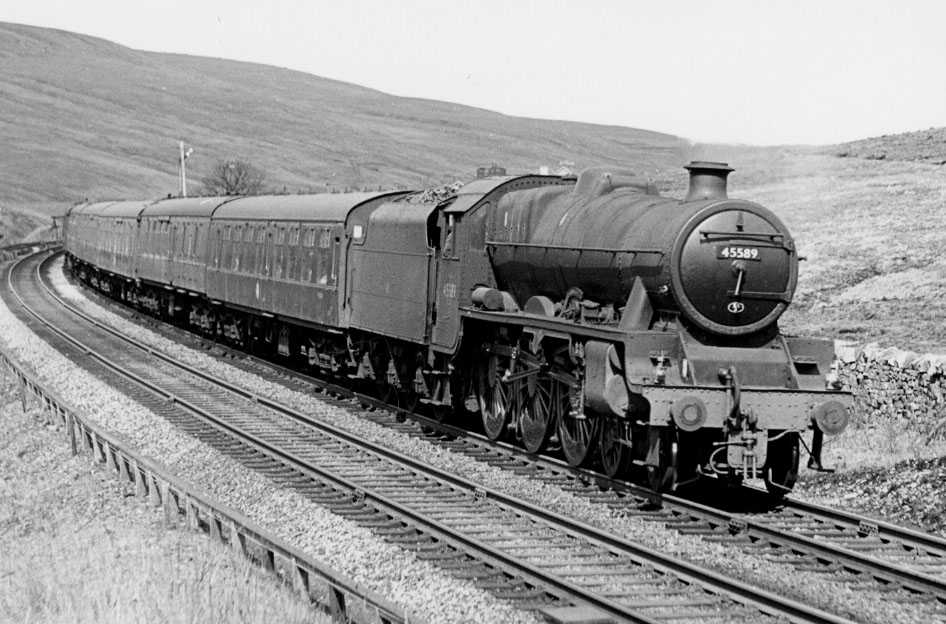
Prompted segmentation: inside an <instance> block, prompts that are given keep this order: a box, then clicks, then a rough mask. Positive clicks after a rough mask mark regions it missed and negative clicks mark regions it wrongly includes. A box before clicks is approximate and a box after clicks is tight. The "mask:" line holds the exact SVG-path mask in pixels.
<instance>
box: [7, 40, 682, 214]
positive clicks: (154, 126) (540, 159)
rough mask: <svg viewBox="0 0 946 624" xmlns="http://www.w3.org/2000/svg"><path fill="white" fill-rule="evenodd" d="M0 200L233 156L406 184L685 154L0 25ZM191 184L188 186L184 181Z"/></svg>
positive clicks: (118, 191) (159, 189)
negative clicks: (492, 170)
mask: <svg viewBox="0 0 946 624" xmlns="http://www.w3.org/2000/svg"><path fill="white" fill-rule="evenodd" d="M0 63H2V64H3V68H4V69H3V72H2V73H0V132H2V135H3V137H4V149H3V150H2V151H0V201H8V202H10V201H12V202H18V203H23V202H29V203H37V202H46V201H73V200H76V199H81V198H83V197H95V198H110V197H129V196H160V195H164V194H166V193H168V192H176V189H177V160H176V157H177V142H178V140H180V139H183V140H185V141H186V142H187V143H188V144H189V145H192V146H193V147H194V148H195V154H194V156H193V157H192V159H191V160H189V161H188V165H189V167H188V172H189V174H190V175H189V177H190V179H191V180H194V181H196V180H199V178H200V177H201V175H203V174H204V173H206V171H207V170H209V168H210V167H211V166H212V165H213V164H214V162H215V161H217V160H219V159H222V158H226V157H232V156H241V157H244V158H246V159H248V160H250V161H251V162H253V163H254V164H255V165H257V166H259V167H260V168H262V169H263V170H264V171H265V172H266V174H267V184H268V186H270V187H271V188H275V189H277V190H282V189H283V187H285V188H286V189H287V190H289V191H290V192H292V191H296V190H300V189H306V188H319V187H325V186H327V185H332V186H334V187H337V188H343V187H345V186H357V187H363V186H369V187H370V186H377V185H385V186H389V185H394V184H405V185H408V186H418V185H424V184H430V183H435V182H440V181H448V180H449V181H452V180H455V179H457V178H461V179H467V178H469V177H471V176H472V175H473V173H474V172H475V168H476V167H477V166H482V165H488V164H490V163H491V162H494V161H496V162H498V163H500V164H501V165H504V166H506V167H507V168H508V169H509V170H510V172H513V171H525V170H534V169H535V168H537V167H538V166H540V165H553V166H554V165H556V164H557V163H558V162H559V161H562V160H567V161H572V162H574V163H575V165H576V166H577V167H582V166H586V165H590V164H608V163H620V164H623V165H630V166H633V167H635V168H637V169H639V170H641V171H642V172H646V173H648V174H651V175H653V174H654V173H655V172H657V171H658V170H660V169H662V168H664V167H667V166H670V165H672V166H673V167H674V168H676V167H679V166H680V165H681V164H683V157H682V156H681V152H680V148H681V141H680V140H679V139H677V138H676V137H673V136H670V135H666V134H660V133H656V132H648V131H643V130H635V129H632V128H620V127H608V126H599V125H592V124H581V123H571V122H559V121H544V120H535V119H526V118H517V117H509V116H505V115H501V114H498V113H493V112H490V111H486V110H482V109H476V108H471V107H467V106H460V105H457V104H450V103H446V102H437V101H430V100H419V99H411V98H402V97H395V96H391V95H388V94H385V93H381V92H379V91H374V90H371V89H367V88H364V87H359V86H356V85H352V84H347V83H343V82H338V81H333V80H328V79H324V78H320V77H317V76H313V75H309V74H304V73H301V72H296V71H290V70H286V69H280V68H276V67H271V66H264V65H257V64H252V63H243V62H236V61H227V60H220V59H211V58H201V57H191V56H183V55H175V54H159V53H153V52H142V51H137V50H132V49H129V48H126V47H123V46H120V45H116V44H113V43H110V42H108V41H105V40H102V39H98V38H95V37H89V36H84V35H79V34H74V33H68V32H64V31H58V30H50V29H44V28H36V27H31V26H23V25H16V24H7V23H0ZM198 186H199V185H198V184H197V183H194V184H193V185H192V186H190V185H189V188H191V189H193V190H196V189H197V187H198Z"/></svg>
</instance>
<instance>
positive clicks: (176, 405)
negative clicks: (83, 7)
mask: <svg viewBox="0 0 946 624" xmlns="http://www.w3.org/2000/svg"><path fill="white" fill-rule="evenodd" d="M40 270H41V262H40V259H39V258H37V257H31V258H30V259H28V260H27V261H26V262H21V263H19V264H18V265H17V268H16V270H14V271H12V272H11V273H10V274H9V286H10V292H16V293H17V298H18V300H19V303H20V305H21V306H22V307H23V308H24V309H26V310H28V312H29V314H31V315H34V318H33V320H32V321H29V322H30V324H31V325H32V326H33V327H34V329H35V330H36V331H38V333H41V334H43V335H44V337H46V338H47V339H48V340H50V341H51V342H53V343H54V344H57V345H60V346H62V348H63V350H64V351H65V352H67V353H71V355H72V356H73V357H75V358H76V359H77V360H81V361H82V362H83V364H84V365H85V366H86V367H87V368H90V369H95V370H96V372H98V373H99V374H104V373H105V372H106V371H107V374H108V375H109V376H112V377H117V379H113V380H112V381H114V382H115V384H116V385H118V386H119V387H120V388H121V389H122V390H123V391H125V392H126V393H128V394H130V395H132V396H133V398H135V399H136V400H138V401H140V402H142V403H144V404H145V405H146V406H149V407H152V409H155V410H156V411H158V412H159V413H163V414H164V415H166V416H167V417H168V418H169V419H171V420H174V421H175V422H177V423H178V424H179V426H181V427H183V428H186V429H188V430H189V431H191V432H192V433H193V434H194V435H196V436H198V437H200V438H202V439H204V440H206V441H207V442H208V443H210V444H213V445H215V446H216V447H217V448H219V449H221V450H223V451H224V452H227V453H229V454H231V455H233V456H235V457H237V458H239V459H240V461H242V462H243V463H245V464H247V465H249V466H252V467H254V468H255V469H257V470H261V471H263V472H265V473H267V474H269V475H270V477H271V478H272V479H273V480H275V481H277V482H279V483H281V484H284V485H286V486H287V487H292V488H293V489H295V490H296V491H299V492H301V493H303V494H304V495H306V496H308V497H309V498H311V499H313V500H315V501H317V502H320V503H321V504H324V505H326V506H328V507H330V508H331V509H333V510H334V511H336V513H339V514H340V515H343V516H346V517H349V518H350V519H352V520H354V521H356V522H358V523H359V524H362V525H363V526H369V527H371V528H372V529H373V530H375V531H376V532H378V533H380V534H382V535H386V536H387V538H388V539H389V540H391V541H394V542H396V543H400V544H402V545H404V546H405V547H407V548H410V549H412V550H415V551H416V552H417V553H418V555H419V556H420V557H421V558H427V559H428V560H430V561H432V562H434V563H436V564H437V565H440V566H442V567H444V568H446V569H448V570H452V571H453V572H452V573H454V574H457V575H460V576H467V577H469V578H471V579H475V580H474V582H475V584H477V585H479V586H481V587H484V588H485V589H488V590H490V591H493V592H494V593H496V594H497V595H500V596H502V597H504V598H507V599H509V600H512V601H514V602H518V603H519V604H521V605H523V606H526V607H528V608H533V609H536V608H538V609H543V610H544V611H545V612H546V613H547V614H548V615H549V617H551V618H553V619H556V618H557V619H558V620H559V621H581V620H576V619H575V618H585V620H587V619H588V618H592V617H597V616H601V615H607V616H609V617H611V618H613V619H617V620H620V621H636V622H656V621H662V620H666V619H673V620H674V621H680V620H681V619H684V620H686V619H689V620H691V621H734V620H751V621H766V620H773V621H774V620H775V619H777V618H784V619H788V620H790V621H797V622H801V621H804V622H841V621H844V620H843V619H841V618H838V617H836V616H834V615H832V614H829V613H826V612H823V611H819V610H817V609H814V608H811V607H808V606H806V605H803V604H800V603H797V602H793V601H791V600H786V599H784V598H782V597H780V596H778V595H775V594H772V593H769V592H766V591H762V590H759V589H757V588H753V587H751V586H749V585H747V584H745V583H741V582H738V581H733V580H732V579H729V578H726V577H723V576H722V575H720V574H718V573H716V572H713V571H710V570H706V569H702V568H700V567H698V566H695V565H693V564H690V563H687V562H685V561H681V560H677V559H674V558H671V557H667V556H665V555H662V554H660V553H657V552H654V551H650V550H648V549H645V548H642V547H640V546H638V545H635V544H633V543H630V542H628V541H626V540H624V539H622V538H620V537H619V536H615V535H612V534H609V533H607V532H605V531H601V530H598V529H595V528H594V527H590V526H587V525H583V524H581V523H579V522H575V521H573V520H571V519H569V518H566V517H563V516H561V515H559V514H556V513H554V512H550V511H548V510H545V509H540V508H537V507H535V506H533V505H530V504H528V503H526V502H524V501H521V500H518V499H515V498H511V497H508V496H505V495H503V494H501V493H499V492H496V491H492V490H488V489H485V488H482V487H480V486H478V485H476V484H475V483H472V482H470V481H467V480H465V479H463V478H461V477H458V476H455V475H451V474H448V473H445V472H442V471H438V470H434V469H431V468H430V467H429V466H426V465H424V464H422V463H421V462H418V461H416V460H413V459H411V458H409V457H406V456H403V455H400V454H398V453H395V452H392V451H390V450H388V449H385V448H382V447H378V446H376V445H372V444H369V443H366V442H365V441H364V440H360V439H356V438H355V437H354V436H352V435H350V434H348V433H346V432H344V431H342V430H336V429H334V428H332V427H330V426H328V425H326V424H325V423H323V422H319V421H316V420H313V419H311V418H309V417H308V416H306V415H303V414H300V413H298V412H295V411H294V410H291V409H288V408H286V407H284V406H281V405H279V404H277V403H275V402H273V401H270V400H268V399H266V398H264V397H260V396H256V395H253V394H251V393H249V392H247V391H245V390H242V389H240V388H237V387H233V386H229V385H228V384H226V383H224V382H221V381H220V380H216V379H213V378H211V377H210V376H209V375H207V374H206V373H202V372H200V371H197V370H194V369H189V368H188V367H185V366H182V365H180V364H178V363H176V362H174V361H173V359H172V358H169V357H168V356H166V355H164V354H161V353H158V352H157V351H155V350H154V349H151V348H150V347H148V346H147V345H141V344H137V343H134V342H133V341H131V340H129V339H128V338H125V337H123V336H120V335H118V333H117V332H115V331H114V330H111V329H108V328H106V327H104V326H103V325H102V324H100V323H99V324H96V323H97V322H96V321H94V320H93V319H90V318H87V317H86V318H83V317H82V316H81V315H79V314H77V311H67V310H66V309H65V308H64V303H63V302H62V301H61V300H55V299H53V298H52V296H51V293H50V292H49V291H47V290H44V289H43V288H41V287H40V286H39V282H40V280H39V279H36V275H38V274H39V273H40ZM39 319H43V320H42V321H40V320H39ZM76 334H78V335H81V336H82V338H81V339H77V338H76V337H75V335H76ZM129 347H133V348H129ZM119 376H120V377H119ZM335 402H336V403H338V402H339V401H338V400H335Z"/></svg>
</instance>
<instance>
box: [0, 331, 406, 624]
mask: <svg viewBox="0 0 946 624" xmlns="http://www.w3.org/2000/svg"><path fill="white" fill-rule="evenodd" d="M8 374H11V375H12V376H13V377H14V379H15V381H16V383H17V385H18V387H19V394H20V402H21V405H22V407H23V409H24V411H25V410H26V409H27V407H28V405H29V403H30V401H31V400H32V401H33V402H35V403H37V404H38V406H39V407H40V408H42V411H43V414H44V415H45V418H46V420H47V421H48V422H52V423H56V422H59V423H61V424H62V425H63V427H64V429H65V432H66V436H67V437H68V439H69V445H70V449H71V452H72V454H73V455H77V454H79V453H80V452H81V451H82V450H83V449H87V450H89V451H91V453H92V456H93V459H94V461H96V462H97V463H104V464H105V465H106V467H107V468H109V469H111V470H112V471H114V472H117V473H118V476H119V478H120V479H122V480H124V481H128V482H131V483H133V484H134V485H135V493H136V495H138V496H141V497H144V498H147V499H148V500H149V501H150V502H151V503H152V504H153V505H154V506H156V507H161V508H162V509H163V510H164V517H165V522H166V523H167V524H168V526H177V525H178V524H180V523H181V521H182V520H183V524H184V526H185V527H187V528H191V529H194V530H202V531H204V532H206V533H209V534H210V536H211V537H212V538H214V539H216V540H218V541H220V542H222V543H224V544H227V545H229V546H230V547H231V548H232V549H234V550H235V551H237V552H240V553H242V554H243V555H244V556H246V557H247V558H248V559H250V560H252V561H254V562H255V563H257V564H259V565H261V566H262V567H263V568H265V569H266V570H268V571H270V572H272V573H274V574H275V575H276V576H277V577H278V578H280V579H281V580H283V581H284V582H286V583H287V584H290V585H291V586H292V587H293V588H295V589H296V590H297V591H298V592H300V593H301V594H302V595H303V596H305V597H306V598H307V599H308V600H309V601H310V602H312V603H314V604H316V605H318V606H321V607H322V608H324V609H325V610H326V611H327V612H328V613H329V614H330V615H331V616H332V617H333V619H335V620H336V621H339V622H353V623H355V624H369V623H370V624H376V623H378V622H380V623H382V624H398V623H405V624H406V623H407V622H408V615H409V614H408V612H407V611H406V610H404V609H402V608H401V607H399V606H397V605H395V604H393V603H392V602H390V601H389V600H387V599H385V598H384V597H383V596H381V595H379V594H377V593H376V592H374V591H373V590H370V589H368V588H365V587H361V586H360V585H359V584H358V583H356V582H354V581H352V580H350V579H348V578H346V577H345V576H344V575H342V574H340V573H339V572H337V571H335V570H333V569H331V568H329V567H327V566H325V565H323V564H321V563H319V562H317V561H315V560H314V559H312V558H311V557H310V556H308V555H306V554H305V553H303V552H301V551H300V550H299V549H297V548H295V547H293V546H291V545H289V544H287V543H286V542H284V541H282V540H281V539H279V538H278V537H276V536H274V535H271V534H270V533H268V532H266V531H265V530H264V529H262V528H261V527H260V526H259V525H257V524H255V523H254V522H253V521H252V520H250V519H249V518H247V517H246V516H244V515H243V514H241V513H240V512H238V511H236V510H235V509H231V508H230V507H227V506H226V505H224V504H222V503H220V502H218V501H216V500H214V499H213V498H212V497H210V496H208V495H207V494H206V493H204V492H201V491H200V490H199V489H197V488H195V487H194V486H192V485H190V484H187V483H185V482H183V481H182V480H180V479H178V478H177V477H175V476H174V475H172V474H170V473H169V472H168V471H167V470H166V469H165V468H164V467H161V466H159V465H158V464H156V463H154V462H152V461H150V460H148V459H146V458H144V457H142V456H140V455H138V454H137V453H135V452H134V451H131V450H129V449H127V448H124V447H123V446H122V445H121V444H120V443H119V442H118V441H117V440H116V439H115V438H114V437H113V436H111V435H110V434H108V433H106V432H105V431H103V430H102V429H100V428H98V427H96V426H95V425H93V424H91V423H90V422H88V421H87V420H85V419H84V418H83V417H82V416H80V415H79V414H78V413H77V411H76V410H75V409H74V408H72V407H71V406H70V405H69V404H68V403H66V402H65V401H64V400H63V399H62V398H61V397H59V396H58V395H57V394H56V393H55V392H52V391H50V390H48V389H46V388H44V387H43V386H42V384H41V383H40V382H39V381H38V380H37V378H36V377H35V376H33V375H32V374H31V373H29V372H27V370H26V368H25V367H24V366H23V365H22V364H21V363H20V362H18V361H17V360H16V359H15V358H14V357H13V356H11V355H10V354H8V353H6V352H5V351H4V350H3V349H0V375H2V376H3V378H4V379H5V378H6V376H7V375H8ZM417 621H418V620H416V619H415V618H414V617H411V618H410V622H417Z"/></svg>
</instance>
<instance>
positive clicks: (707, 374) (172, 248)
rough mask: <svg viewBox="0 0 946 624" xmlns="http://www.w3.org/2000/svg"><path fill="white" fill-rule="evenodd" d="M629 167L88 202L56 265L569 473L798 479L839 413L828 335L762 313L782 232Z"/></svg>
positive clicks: (775, 485)
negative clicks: (558, 460) (806, 454)
mask: <svg viewBox="0 0 946 624" xmlns="http://www.w3.org/2000/svg"><path fill="white" fill-rule="evenodd" d="M687 169H688V170H689V173H690V187H689V191H688V193H687V196H686V198H685V199H683V200H682V201H681V200H677V199H671V198H667V197H663V196H661V195H659V194H658V193H657V191H656V189H655V187H654V185H653V184H652V183H651V182H649V181H648V180H647V179H645V178H642V177H640V176H637V175H635V174H633V173H632V172H630V171H624V170H618V169H608V168H593V169H589V170H586V171H584V172H583V173H581V175H579V176H577V178H576V177H574V176H571V177H569V176H565V177H561V176H545V175H521V176H493V177H485V178H482V179H478V180H476V181H474V182H472V183H469V184H467V185H465V186H463V187H461V188H460V189H459V191H457V192H456V193H455V194H452V195H451V196H449V197H447V198H446V199H443V198H441V197H437V196H434V195H432V194H430V193H418V192H389V193H374V194H366V193H360V194H322V195H296V196H255V197H215V198H178V199H167V200H160V201H155V202H147V201H122V202H105V203H94V204H83V205H79V206H76V207H74V208H73V209H71V210H70V211H69V213H68V214H67V215H66V219H65V225H64V244H65V249H66V251H67V258H68V263H69V266H70V267H71V269H72V271H73V272H74V273H75V274H76V275H77V276H78V277H79V278H81V279H83V280H85V281H87V282H88V283H90V284H91V285H92V286H94V287H96V288H98V289H100V290H102V291H103V292H105V293H107V294H109V295H111V296H113V297H115V298H117V299H119V300H122V301H124V302H126V303H128V304H130V305H133V306H136V307H138V308H141V309H143V310H146V311H148V312H150V313H152V314H154V315H157V316H159V317H162V318H165V319H168V320H171V321H173V322H176V323H179V324H181V325H185V326H188V327H190V328H191V329H193V330H195V331H198V332H201V333H203V334H206V335H208V336H211V337H214V338H216V339H219V340H223V341H227V342H230V343H233V344H235V345H239V346H240V347H242V348H244V349H246V350H248V351H251V352H253V353H257V354H260V355H264V356H267V357H273V358H279V359H282V360H285V361H287V362H288V363H290V364H292V365H294V366H299V367H305V368H310V369H316V370H317V371H320V372H321V373H323V374H325V375H331V376H336V377H345V378H348V379H351V380H355V381H354V383H357V384H361V385H363V386H364V385H367V386H368V387H370V388H372V389H373V390H374V391H376V392H378V393H380V394H382V395H384V396H385V397H387V399H388V400H389V401H390V402H392V403H396V404H398V405H402V406H407V407H410V408H412V409H414V408H416V409H423V410H426V411H427V412H428V413H430V414H434V415H436V416H438V417H442V418H452V419H455V420H457V421H459V422H460V423H462V424H465V425H470V426H477V425H476V423H479V424H478V426H479V427H481V429H482V431H483V432H485V434H486V435H487V436H488V437H489V438H491V439H493V440H500V439H506V440H510V441H515V442H517V443H519V444H521V446H522V447H524V448H525V449H526V450H527V451H529V452H532V453H540V452H546V451H547V452H560V454H561V456H563V457H564V459H565V460H566V461H567V462H568V463H569V464H571V465H573V466H588V465H593V466H596V467H599V468H600V469H603V470H604V471H605V472H606V473H608V474H609V475H622V476H623V475H630V476H639V477H641V478H644V479H646V480H647V481H648V482H649V483H650V485H651V486H652V487H653V488H654V489H656V490H662V491H666V490H672V489H674V488H675V487H676V486H677V485H679V484H682V483H685V482H689V481H692V480H695V479H697V478H699V477H700V476H701V475H717V476H721V477H723V478H727V479H734V480H740V479H744V478H759V477H761V478H762V479H764V481H765V484H766V486H767V487H768V489H769V490H770V491H771V492H772V493H774V494H776V495H782V494H784V493H786V492H787V491H789V490H790V489H791V488H792V486H793V485H794V483H795V480H796V477H797V474H798V467H799V455H800V444H801V443H802V439H801V434H802V433H803V432H805V431H806V430H807V429H809V428H810V429H813V430H814V445H813V446H814V456H813V458H812V460H813V462H814V463H815V464H816V465H820V457H818V454H819V449H820V443H821V439H822V437H823V436H824V435H825V434H829V435H832V434H836V433H839V432H840V431H842V430H843V429H844V427H845V426H846V424H847V420H848V413H847V410H848V406H849V405H850V396H849V394H848V393H846V392H843V391H841V390H840V386H839V383H838V379H837V375H836V370H835V369H834V366H835V364H834V352H833V346H832V344H831V342H830V341H826V340H817V339H810V338H796V337H788V336H785V335H783V334H781V333H780V332H779V329H778V324H777V321H778V318H779V316H780V315H781V314H782V312H783V311H784V310H785V308H786V306H787V305H788V304H789V303H790V301H791V299H792V295H793V293H794V290H795V286H796V281H797V276H798V256H797V252H796V249H795V245H794V241H793V240H792V237H791V236H790V234H789V232H788V230H787V229H786V228H785V226H784V224H783V223H782V222H781V221H780V220H779V219H778V217H776V216H775V214H773V213H772V212H771V211H770V210H768V209H766V208H764V207H763V206H760V205H759V204H756V203H753V202H750V201H745V200H740V199H730V198H729V197H728V196H727V190H726V185H727V176H728V174H729V173H730V172H731V171H732V169H731V168H729V167H728V166H727V165H725V164H723V163H714V162H693V163H690V165H688V166H687Z"/></svg>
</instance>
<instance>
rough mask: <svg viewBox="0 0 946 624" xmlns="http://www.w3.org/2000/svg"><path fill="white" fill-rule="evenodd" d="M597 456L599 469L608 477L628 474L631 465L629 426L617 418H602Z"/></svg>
mask: <svg viewBox="0 0 946 624" xmlns="http://www.w3.org/2000/svg"><path fill="white" fill-rule="evenodd" d="M598 456H599V458H600V461H601V468H602V470H604V473H605V474H606V475H608V476H609V477H612V478H613V477H620V476H623V475H626V474H628V473H629V472H630V469H631V466H632V465H633V461H632V459H633V453H632V450H631V426H630V424H629V423H628V422H626V421H624V420H622V419H619V418H602V422H601V425H600V427H599V435H598Z"/></svg>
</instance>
